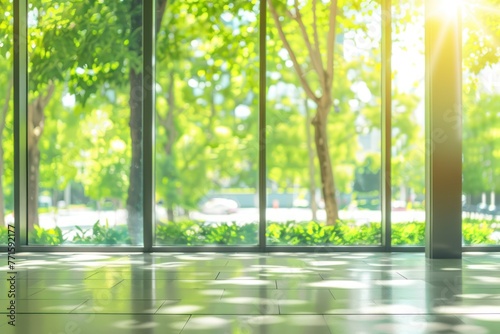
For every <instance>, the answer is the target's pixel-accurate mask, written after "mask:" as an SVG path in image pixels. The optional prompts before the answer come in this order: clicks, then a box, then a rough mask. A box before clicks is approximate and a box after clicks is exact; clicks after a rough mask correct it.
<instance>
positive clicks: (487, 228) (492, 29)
mask: <svg viewBox="0 0 500 334" xmlns="http://www.w3.org/2000/svg"><path fill="white" fill-rule="evenodd" d="M498 5H499V3H498V1H495V0H484V1H481V3H474V2H471V1H467V2H464V3H463V8H462V13H463V31H462V43H463V53H462V54H463V96H462V101H463V102H462V103H463V195H462V203H463V204H462V205H463V213H462V217H463V221H462V233H463V243H464V245H467V246H469V245H492V244H499V243H500V242H499V241H500V224H499V223H500V196H499V193H500V109H499V108H498V106H499V105H500V60H499V58H498V56H499V54H498V50H499V47H500V43H499V38H500V30H499V29H498V27H500V13H499V11H498Z"/></svg>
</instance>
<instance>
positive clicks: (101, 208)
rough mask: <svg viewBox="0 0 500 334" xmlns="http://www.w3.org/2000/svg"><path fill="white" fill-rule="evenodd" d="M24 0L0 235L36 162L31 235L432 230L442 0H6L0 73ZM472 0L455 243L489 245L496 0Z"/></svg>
mask: <svg viewBox="0 0 500 334" xmlns="http://www.w3.org/2000/svg"><path fill="white" fill-rule="evenodd" d="M441 2H442V4H443V5H446V6H451V7H453V6H455V5H456V3H457V2H446V1H445V0H442V1H440V2H439V3H441ZM14 3H15V5H16V6H19V7H18V9H22V10H21V11H20V12H21V14H22V15H23V12H24V5H25V4H26V3H27V15H26V21H24V17H21V18H20V20H17V21H15V22H16V23H20V24H21V25H23V24H25V25H26V28H27V39H26V42H27V54H26V56H27V60H28V61H27V69H25V68H24V67H25V65H26V64H25V63H24V61H21V62H15V71H16V73H18V72H19V73H23V72H24V70H26V71H27V72H28V82H27V86H26V87H24V83H23V81H22V80H20V85H21V86H23V87H14V86H16V85H15V84H13V82H14V81H13V80H12V79H13V78H12V75H10V74H9V75H4V76H2V77H1V78H0V102H1V103H0V109H1V110H0V112H1V113H0V144H1V145H0V172H1V179H0V219H1V221H0V237H1V238H0V244H2V243H5V240H4V239H5V238H4V236H5V234H6V224H7V223H9V222H13V217H14V206H15V203H17V202H16V201H15V200H14V194H15V192H14V186H13V185H14V181H15V180H23V181H24V178H26V181H27V187H26V188H27V189H25V187H24V186H22V187H21V188H22V189H17V190H18V193H20V194H21V196H25V197H26V198H25V197H19V202H22V203H19V207H20V208H24V204H27V212H26V216H27V223H26V226H21V227H20V233H21V236H23V237H24V235H25V232H26V236H27V240H28V244H29V245H41V246H53V245H71V246H74V245H119V246H127V245H128V246H138V247H139V248H136V249H141V248H140V247H141V246H143V245H144V246H145V247H146V248H147V249H151V246H157V247H162V246H168V247H170V246H175V247H184V246H190V247H191V246H193V247H196V246H250V248H252V247H255V246H259V245H260V246H263V244H264V245H266V246H287V247H288V246H313V247H318V248H317V249H322V250H323V249H333V248H329V247H335V246H375V248H376V249H382V247H389V246H390V245H392V246H423V245H424V238H425V237H424V230H425V219H426V217H425V206H426V205H428V206H429V205H431V204H432V203H427V204H426V203H425V201H424V195H425V193H426V189H425V177H426V171H425V168H424V165H425V163H426V161H431V160H430V159H428V158H429V157H431V155H432V154H433V153H432V152H431V151H432V149H433V147H432V145H433V143H432V142H429V140H430V141H432V140H435V138H434V137H436V133H434V132H432V133H427V134H425V133H424V128H425V126H424V125H426V123H425V119H424V118H425V116H424V114H425V111H426V106H427V107H428V109H427V111H429V113H428V114H427V116H429V117H430V116H432V117H439V114H438V113H440V112H441V111H440V110H437V109H439V108H438V107H436V108H437V109H435V104H432V103H427V104H426V103H425V102H426V96H424V90H425V78H424V76H425V72H426V70H428V71H427V74H428V75H429V78H432V79H436V77H437V75H433V73H438V72H432V71H433V70H435V69H432V68H431V67H432V66H430V67H429V68H427V69H426V68H425V61H427V62H428V63H427V64H429V61H432V59H430V58H431V56H432V52H435V51H436V50H439V48H434V49H433V50H431V49H432V48H433V47H435V46H436V44H439V42H436V43H434V37H437V36H438V35H432V31H431V30H432V29H430V30H429V34H428V35H427V43H428V44H427V45H428V46H430V47H429V50H427V51H426V50H424V44H425V41H424V39H425V38H424V35H425V34H424V27H425V26H426V24H427V23H428V22H431V19H433V18H432V15H430V14H429V12H427V14H426V12H425V11H424V9H425V8H427V9H429V10H430V8H431V7H432V6H431V5H432V4H435V3H434V2H432V3H429V6H424V1H423V0H404V1H399V2H392V3H391V8H385V6H387V5H388V3H389V2H386V1H381V0H376V1H368V0H357V1H327V0H325V1H315V0H305V1H286V0H266V1H258V0H251V1H248V0H237V1H230V2H228V1H203V0H199V1H197V0H193V1H173V2H170V1H167V0H157V1H156V2H155V3H156V8H154V10H153V8H150V6H152V2H149V1H148V2H146V1H143V0H128V1H91V2H88V1H87V2H86V1H81V0H68V1H62V2H60V1H58V2H50V1H41V0H31V1H30V0H20V1H19V2H14V1H12V0H11V1H6V2H5V4H4V5H2V6H1V8H0V16H1V17H2V21H1V23H0V52H1V53H0V70H1V71H2V73H11V68H12V60H13V55H14V54H15V53H14V52H13V41H14V38H13V37H14V34H13V27H17V25H13V24H12V22H13V13H14V10H13V5H14ZM460 3H461V6H463V8H462V12H463V20H462V24H463V34H462V35H463V36H462V43H463V48H462V49H463V70H462V77H463V116H464V117H463V133H462V134H463V193H462V194H461V195H462V202H463V242H464V244H465V245H487V244H490V245H491V244H498V243H499V240H500V237H499V235H500V231H497V230H498V229H499V228H500V227H499V226H500V225H499V223H500V221H499V219H500V210H499V209H498V208H499V207H500V202H499V201H500V193H499V190H498V188H499V187H500V184H498V182H499V181H498V180H499V179H500V153H499V152H500V141H499V140H500V135H499V133H500V132H499V131H500V130H499V129H500V123H499V119H500V117H499V116H500V115H499V114H498V111H497V109H498V108H497V105H498V104H499V103H500V88H499V85H498V82H499V81H498V79H497V78H498V77H500V62H499V61H498V56H499V54H498V47H499V46H498V40H499V39H500V36H499V30H498V26H499V23H500V18H499V16H498V14H497V13H498V10H496V9H495V8H496V6H498V1H497V0H484V1H481V4H478V3H472V2H471V1H461V2H460ZM452 5H453V6H452ZM424 7H425V8H424ZM451 7H449V9H451ZM453 8H454V7H453ZM150 9H151V10H150ZM153 12H154V13H153ZM389 12H390V13H391V14H392V15H390V16H389V15H387V13H389ZM452 12H453V11H451V10H450V13H452ZM151 15H153V16H154V18H155V20H151V19H150V18H151ZM425 15H429V17H428V19H429V21H426V18H425ZM389 17H390V18H391V20H389ZM444 17H445V16H443V18H444ZM437 21H439V22H445V21H440V19H438V20H437ZM152 22H156V25H155V27H154V29H153V27H152ZM388 22H390V23H391V25H390V26H388V25H387V23H388ZM457 26H458V25H457ZM436 27H439V29H441V28H442V27H444V25H439V24H438V25H436ZM450 27H451V26H450ZM439 29H438V30H439ZM444 30H446V29H443V31H442V33H446V31H444ZM152 31H155V36H150V33H151V32H152ZM389 31H391V35H390V36H389V34H388V32H389ZM455 31H456V30H455ZM384 34H387V35H384ZM431 35H432V37H433V38H429V36H431ZM449 36H452V34H449ZM150 37H151V39H150ZM16 40H18V41H21V42H20V44H19V45H23V46H22V47H21V49H20V50H21V52H24V51H23V50H24V39H21V38H20V39H16ZM449 40H450V39H449ZM389 47H390V48H389ZM153 50H154V52H155V54H154V55H153V54H151V52H152V51H153ZM436 52H437V51H436ZM450 52H451V51H450ZM262 53H264V54H262ZM389 54H391V55H392V57H391V59H389V57H388V55H389ZM425 55H427V56H428V57H427V59H425ZM441 55H442V53H441ZM23 56H24V55H23ZM150 56H152V57H150ZM21 58H22V57H21ZM450 58H451V57H450ZM21 60H22V59H21ZM150 63H153V64H154V66H155V73H154V77H155V81H154V82H153V83H150V79H151V77H152V76H151V73H150V72H148V70H145V69H147V68H148V66H149V64H150ZM17 64H20V65H17ZM431 64H432V63H431ZM444 67H445V66H440V68H444ZM389 68H390V69H391V73H389V72H388V71H387V72H386V70H388V69H389ZM143 71H144V72H145V73H143ZM449 72H450V73H448V74H451V72H453V69H451V70H450V71H449ZM445 73H447V72H445ZM20 78H21V79H24V76H21V77H20ZM448 79H450V80H453V81H454V82H456V80H455V77H454V76H452V75H450V76H449V77H448V76H446V78H442V79H441V81H443V82H445V81H446V80H448ZM264 81H265V82H264ZM432 81H433V80H430V79H429V80H428V81H427V82H432ZM441 81H439V80H438V81H437V82H441ZM389 83H390V84H389ZM438 86H439V87H442V86H441V85H440V84H438V85H434V86H433V87H438ZM153 87H154V88H153ZM389 87H390V88H391V90H390V91H389V90H387V89H386V88H389ZM429 87H430V86H429ZM15 88H18V91H19V94H17V93H16V94H13V91H15ZM151 90H154V92H152V91H151ZM16 92H17V91H16ZM389 94H390V95H389ZM25 95H27V96H25ZM435 95H440V94H435ZM389 96H390V105H389V103H386V102H389V101H388V100H389ZM442 96H443V97H446V94H443V95H442ZM25 97H27V106H26V108H25V109H26V110H23V109H24V108H23V103H24V101H25V99H24V98H25ZM449 97H450V100H451V95H450V96H449ZM14 99H16V101H17V103H18V104H16V106H19V111H20V112H19V113H18V114H16V115H19V121H20V122H19V128H18V129H15V127H14V124H13V119H14V118H15V117H14V116H16V115H14V113H13V112H12V111H11V110H13V109H14V108H13V107H14V104H15V103H14V102H16V101H14ZM433 99H434V100H433ZM153 100H154V101H153ZM431 100H432V101H435V100H439V98H435V96H434V97H429V96H427V102H429V101H431ZM442 100H443V101H446V100H447V99H446V98H443V99H442ZM432 101H431V102H432ZM453 101H454V100H453ZM153 102H154V103H153ZM438 102H439V101H438ZM458 104H459V103H457V108H459V107H460V106H458ZM386 107H389V108H386ZM389 109H390V110H389ZM431 109H432V110H431ZM389 111H390V112H389ZM460 111H461V110H458V111H457V114H458V113H459V112H460ZM452 112H453V111H452ZM436 115H437V116H436ZM447 115H448V113H447V111H446V112H445V115H444V117H445V118H446V117H447ZM16 117H17V116H16ZM386 117H388V118H386ZM17 119H18V118H16V120H17ZM433 120H434V121H435V120H439V118H433ZM445 121H446V119H445ZM454 121H456V120H455V119H454V118H453V119H451V120H450V122H448V123H446V124H445V123H443V124H441V125H442V126H443V127H447V126H448V125H449V124H451V122H454ZM431 123H432V122H429V123H427V124H431ZM389 124H390V125H391V128H390V129H387V127H388V126H389ZM434 124H435V123H434ZM431 125H432V124H431ZM441 125H439V126H441ZM427 128H428V129H432V126H428V127H427ZM450 129H451V128H450ZM450 129H448V128H447V130H450ZM16 130H17V131H18V132H17V134H19V135H22V137H20V138H22V140H20V141H19V143H17V144H18V146H15V145H14V144H15V143H14V140H13V135H14V133H15V131H16ZM388 130H390V136H386V134H389V132H386V131H388ZM437 130H438V132H439V130H440V129H437ZM451 132H452V131H451V130H450V133H451ZM24 135H26V143H24V139H25V137H24ZM426 136H427V137H426ZM143 139H144V140H143ZM389 139H390V140H389ZM438 139H439V138H438ZM426 143H427V144H430V146H429V145H426ZM448 143H452V142H451V141H448ZM22 146H25V147H22ZM450 146H457V147H455V148H457V151H456V152H458V145H455V142H453V143H452V144H451V145H450ZM15 147H16V148H17V147H21V152H19V155H18V157H20V159H19V165H18V166H17V167H16V168H17V169H16V170H18V171H19V175H18V176H17V179H16V178H15V177H14V176H15V175H14V166H13V161H14V157H13V156H14V148H15ZM426 150H427V151H426ZM389 153H390V154H389ZM426 154H428V156H426ZM442 156H443V155H441V154H440V155H434V157H442ZM25 157H26V159H25ZM386 157H390V161H389V160H387V161H386V160H384V159H385V158H386ZM440 165H441V163H440ZM388 166H390V172H389V171H388V168H387V167H388ZM382 167H383V168H382ZM449 168H453V166H449ZM383 169H385V170H383ZM151 171H154V172H153V173H152V174H151V173H150V172H151ZM427 172H428V173H427V176H428V180H431V179H432V178H431V177H432V175H429V173H431V174H432V173H435V171H434V170H431V169H427ZM23 173H25V174H23ZM16 175H17V174H16ZM143 176H145V179H146V180H148V181H147V182H144V181H143ZM440 179H443V178H440ZM149 180H152V182H150V181H149ZM382 180H385V181H386V183H383V182H382ZM455 181H456V182H454V184H458V182H459V180H455ZM16 184H17V183H16ZM19 184H22V182H19ZM433 184H434V183H432V182H431V183H429V185H431V186H432V185H433ZM388 189H390V190H391V191H390V193H391V196H388V198H385V199H384V198H382V196H383V194H384V193H386V192H385V191H386V190H388ZM431 191H433V189H430V190H429V193H428V196H429V199H431V198H433V199H434V198H437V197H435V196H434V197H432V193H431ZM456 192H457V193H459V192H460V191H458V190H457V191H456ZM434 194H436V192H435V189H434ZM16 196H17V195H16ZM451 196H452V197H453V198H456V199H458V196H459V195H458V194H451ZM389 197H390V198H389ZM24 199H26V200H27V203H25V202H24ZM388 202H390V203H391V205H390V206H389V204H388ZM383 203H387V206H385V205H384V208H388V210H390V212H387V213H386V214H385V215H384V217H390V220H388V223H389V224H390V226H389V225H386V224H385V223H386V222H384V221H382V217H383V215H382V213H383V211H382V210H383V209H384V208H383V205H382V204H383ZM433 203H434V202H433ZM455 203H456V204H457V205H458V204H459V202H458V201H456V202H455ZM434 204H435V203H434ZM434 204H432V208H436V207H437V205H434ZM144 208H146V209H144ZM150 211H153V212H150ZM430 214H432V215H433V217H436V215H434V213H433V212H430ZM22 217H24V212H23V214H22ZM144 217H147V219H146V220H145V219H144ZM150 217H154V218H153V219H149V218H150ZM264 218H265V219H264ZM431 218H432V217H431ZM456 220H457V222H459V221H460V218H459V217H457V219H456ZM431 222H434V220H432V219H431ZM437 224H440V223H439V222H437ZM443 224H444V223H443ZM450 224H451V223H450ZM431 225H432V224H431ZM432 226H433V225H432ZM432 226H431V228H432ZM457 226H458V225H457ZM145 227H146V228H145ZM386 227H387V228H386ZM389 228H390V232H391V233H390V235H391V237H392V240H388V238H389V233H386V232H388V231H389ZM144 230H145V231H147V232H148V233H147V234H144V232H143V231H144ZM431 230H432V229H430V230H429V231H431ZM150 231H152V233H151V234H149V232H150ZM21 239H23V242H24V240H26V239H24V238H21ZM457 240H458V239H457ZM325 246H326V248H325ZM240 248H241V247H240ZM160 249H161V248H160ZM226 249H227V248H226Z"/></svg>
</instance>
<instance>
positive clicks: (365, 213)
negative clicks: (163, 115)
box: [40, 208, 425, 230]
mask: <svg viewBox="0 0 500 334" xmlns="http://www.w3.org/2000/svg"><path fill="white" fill-rule="evenodd" d="M158 215H159V216H160V217H161V216H164V215H165V213H164V212H162V211H161V210H159V211H158ZM339 215H340V217H341V218H342V219H349V220H351V219H352V220H355V221H356V222H358V223H360V224H365V223H368V222H377V221H381V213H380V211H371V210H356V211H340V213H339ZM317 216H318V219H320V220H324V219H325V217H326V214H325V211H324V210H319V211H318V214H317ZM126 217H127V213H126V211H125V210H117V211H100V212H98V211H91V210H74V211H69V210H60V211H59V213H58V214H54V213H44V214H41V215H40V226H41V227H43V228H53V227H55V226H59V227H60V228H62V229H65V230H66V229H71V228H73V227H74V226H80V227H82V228H90V227H92V226H93V225H94V224H95V223H96V222H97V221H100V223H101V224H105V223H106V222H108V224H109V225H110V226H114V225H121V224H125V223H126ZM191 218H192V219H196V220H202V221H206V222H212V223H220V222H233V221H234V222H237V223H238V224H246V223H250V222H256V221H258V219H259V211H258V209H239V210H238V212H236V213H234V214H229V215H207V214H202V213H200V212H192V213H191ZM310 219H312V214H311V210H309V209H302V208H292V209H281V208H280V209H274V208H269V209H267V210H266V220H267V221H272V222H286V221H307V220H310ZM424 220H425V212H424V211H396V212H393V213H392V221H393V222H394V223H400V222H409V221H424Z"/></svg>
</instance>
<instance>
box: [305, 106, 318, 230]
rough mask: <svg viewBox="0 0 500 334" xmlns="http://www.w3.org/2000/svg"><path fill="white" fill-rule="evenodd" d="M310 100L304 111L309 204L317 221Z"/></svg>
mask: <svg viewBox="0 0 500 334" xmlns="http://www.w3.org/2000/svg"><path fill="white" fill-rule="evenodd" d="M307 101H308V99H307V98H305V99H304V110H305V113H306V140H307V155H308V159H309V198H310V200H309V203H310V207H311V213H312V220H314V221H317V220H318V217H317V211H318V203H317V202H316V175H315V174H316V173H315V172H314V171H315V168H314V149H313V144H312V136H311V117H310V115H309V108H308V107H307Z"/></svg>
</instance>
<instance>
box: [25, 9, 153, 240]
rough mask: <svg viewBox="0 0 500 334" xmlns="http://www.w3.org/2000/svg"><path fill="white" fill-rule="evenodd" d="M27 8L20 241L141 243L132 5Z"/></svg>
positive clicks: (138, 48) (137, 12)
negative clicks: (24, 222) (24, 219)
mask: <svg viewBox="0 0 500 334" xmlns="http://www.w3.org/2000/svg"><path fill="white" fill-rule="evenodd" d="M128 4H129V5H128V6H124V3H122V2H114V1H111V2H109V1H108V2H86V1H76V0H75V1H63V2H47V1H30V2H29V3H28V57H29V65H28V72H29V74H28V75H29V83H28V91H29V93H28V115H27V119H28V125H27V146H28V147H27V151H28V163H27V174H28V236H29V239H28V243H29V244H30V245H34V244H40V245H59V244H63V243H65V244H105V245H110V244H120V245H122V244H132V245H140V244H142V242H143V236H142V226H143V222H142V214H143V213H142V192H143V189H142V174H143V172H142V73H141V68H142V67H141V64H142V1H137V0H136V1H130V2H128Z"/></svg>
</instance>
